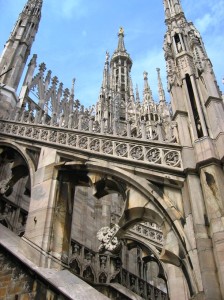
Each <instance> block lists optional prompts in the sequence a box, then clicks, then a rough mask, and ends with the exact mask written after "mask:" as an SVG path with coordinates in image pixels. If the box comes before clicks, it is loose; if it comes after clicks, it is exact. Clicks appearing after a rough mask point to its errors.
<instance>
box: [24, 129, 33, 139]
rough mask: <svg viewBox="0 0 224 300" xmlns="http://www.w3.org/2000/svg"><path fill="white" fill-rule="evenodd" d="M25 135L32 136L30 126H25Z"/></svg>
mask: <svg viewBox="0 0 224 300" xmlns="http://www.w3.org/2000/svg"><path fill="white" fill-rule="evenodd" d="M25 135H26V136H27V137H32V127H26V130H25Z"/></svg>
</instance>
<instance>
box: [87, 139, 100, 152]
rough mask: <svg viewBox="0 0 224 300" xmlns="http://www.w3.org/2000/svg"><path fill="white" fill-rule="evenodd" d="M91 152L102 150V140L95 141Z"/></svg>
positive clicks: (91, 146) (92, 142)
mask: <svg viewBox="0 0 224 300" xmlns="http://www.w3.org/2000/svg"><path fill="white" fill-rule="evenodd" d="M89 148H90V150H92V151H96V152H99V150H100V140H99V139H93V140H92V141H91V143H90V145H89Z"/></svg>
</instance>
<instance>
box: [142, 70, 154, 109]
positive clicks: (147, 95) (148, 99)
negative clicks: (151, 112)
mask: <svg viewBox="0 0 224 300" xmlns="http://www.w3.org/2000/svg"><path fill="white" fill-rule="evenodd" d="M143 76H144V91H143V102H144V103H143V104H144V105H147V104H153V103H154V100H153V97H152V91H151V89H150V86H149V82H148V73H147V72H146V71H145V72H144V73H143Z"/></svg>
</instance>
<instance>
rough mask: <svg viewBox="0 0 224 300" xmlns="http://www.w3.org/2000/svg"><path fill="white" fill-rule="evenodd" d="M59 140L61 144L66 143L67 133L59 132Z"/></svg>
mask: <svg viewBox="0 0 224 300" xmlns="http://www.w3.org/2000/svg"><path fill="white" fill-rule="evenodd" d="M58 142H59V144H63V145H65V144H66V133H59V136H58Z"/></svg>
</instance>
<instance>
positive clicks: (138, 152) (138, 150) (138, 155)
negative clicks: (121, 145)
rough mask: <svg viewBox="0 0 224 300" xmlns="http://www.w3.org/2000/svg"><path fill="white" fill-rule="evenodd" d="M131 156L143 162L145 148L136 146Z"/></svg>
mask: <svg viewBox="0 0 224 300" xmlns="http://www.w3.org/2000/svg"><path fill="white" fill-rule="evenodd" d="M130 156H131V158H133V159H137V160H142V159H143V157H144V151H143V147H141V146H135V147H133V148H132V149H131V151H130Z"/></svg>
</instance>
